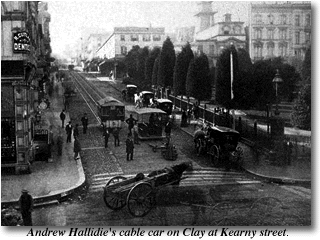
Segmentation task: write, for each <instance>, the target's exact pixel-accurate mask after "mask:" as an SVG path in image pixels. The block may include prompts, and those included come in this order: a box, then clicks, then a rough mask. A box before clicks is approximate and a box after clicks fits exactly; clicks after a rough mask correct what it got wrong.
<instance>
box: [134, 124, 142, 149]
mask: <svg viewBox="0 0 320 240" xmlns="http://www.w3.org/2000/svg"><path fill="white" fill-rule="evenodd" d="M133 142H134V144H138V145H140V143H139V135H138V125H137V124H135V125H134V126H133Z"/></svg>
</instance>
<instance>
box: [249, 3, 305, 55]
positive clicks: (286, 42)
mask: <svg viewBox="0 0 320 240" xmlns="http://www.w3.org/2000/svg"><path fill="white" fill-rule="evenodd" d="M249 12H250V20H249V39H250V40H249V41H250V44H249V46H250V57H251V59H252V60H253V61H256V60H261V59H269V58H274V57H282V58H284V59H286V60H288V59H289V58H290V57H298V58H300V59H301V60H303V59H304V55H305V52H306V49H307V47H308V46H309V45H310V44H311V2H254V3H251V5H250V10H249Z"/></svg>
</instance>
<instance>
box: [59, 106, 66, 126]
mask: <svg viewBox="0 0 320 240" xmlns="http://www.w3.org/2000/svg"><path fill="white" fill-rule="evenodd" d="M65 119H66V114H65V113H64V110H62V111H61V113H60V120H61V124H62V128H64V120H65Z"/></svg>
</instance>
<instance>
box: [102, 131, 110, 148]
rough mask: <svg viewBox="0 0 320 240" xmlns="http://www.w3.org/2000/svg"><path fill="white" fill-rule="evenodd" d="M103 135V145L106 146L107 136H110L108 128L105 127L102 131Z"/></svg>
mask: <svg viewBox="0 0 320 240" xmlns="http://www.w3.org/2000/svg"><path fill="white" fill-rule="evenodd" d="M103 136H104V147H105V148H107V147H108V142H109V137H110V133H109V130H108V128H106V131H105V132H104V133H103Z"/></svg>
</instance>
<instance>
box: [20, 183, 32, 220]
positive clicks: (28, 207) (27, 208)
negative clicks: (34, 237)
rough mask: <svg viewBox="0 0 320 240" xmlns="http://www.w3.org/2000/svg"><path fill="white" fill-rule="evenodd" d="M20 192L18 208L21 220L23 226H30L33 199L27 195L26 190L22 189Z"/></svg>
mask: <svg viewBox="0 0 320 240" xmlns="http://www.w3.org/2000/svg"><path fill="white" fill-rule="evenodd" d="M21 192H22V195H21V196H20V198H19V206H20V212H21V215H22V219H23V225H24V226H32V211H33V198H32V196H31V195H30V194H29V193H28V190H25V189H23V190H22V191H21Z"/></svg>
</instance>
